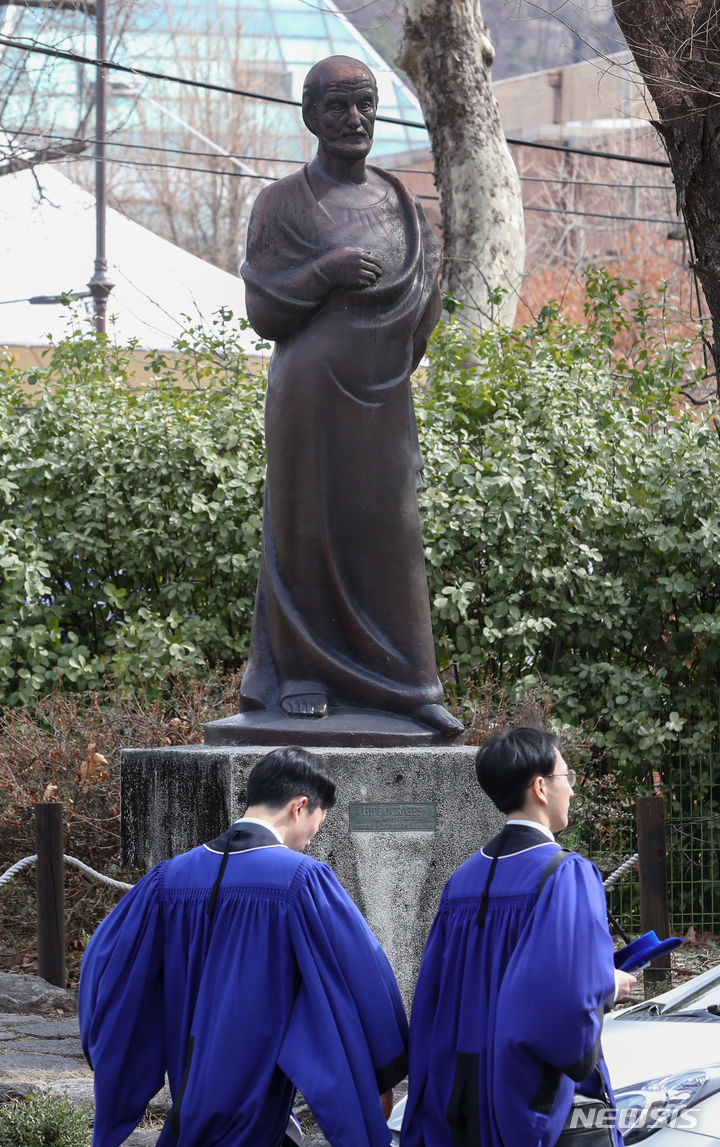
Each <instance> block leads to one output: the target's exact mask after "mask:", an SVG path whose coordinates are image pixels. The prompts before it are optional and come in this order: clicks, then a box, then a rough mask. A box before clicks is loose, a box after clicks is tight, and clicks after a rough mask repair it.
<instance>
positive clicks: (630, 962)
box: [615, 931, 682, 972]
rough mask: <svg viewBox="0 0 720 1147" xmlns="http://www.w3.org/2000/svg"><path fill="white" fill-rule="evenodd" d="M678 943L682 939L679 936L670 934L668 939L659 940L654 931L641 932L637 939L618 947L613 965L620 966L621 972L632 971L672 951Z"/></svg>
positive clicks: (680, 942)
mask: <svg viewBox="0 0 720 1147" xmlns="http://www.w3.org/2000/svg"><path fill="white" fill-rule="evenodd" d="M680 944H682V940H681V939H680V937H679V936H671V937H670V939H669V940H660V939H659V938H658V936H657V933H655V932H652V931H651V932H643V934H642V936H638V938H637V940H633V941H632V942H631V943H630V944H626V946H625V947H624V948H618V950H617V952H616V953H615V967H616V968H620V969H621V970H622V971H623V972H633V971H635V970H636V969H638V968H644V967H645V965H646V964H649V963H650V962H651V961H652V960H656V959H657V958H658V956H664V954H665V953H666V952H672V950H673V948H678V947H679V946H680Z"/></svg>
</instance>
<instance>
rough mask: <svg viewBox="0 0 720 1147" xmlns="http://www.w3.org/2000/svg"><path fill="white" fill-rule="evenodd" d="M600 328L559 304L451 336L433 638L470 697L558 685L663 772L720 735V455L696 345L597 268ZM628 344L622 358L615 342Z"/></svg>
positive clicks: (441, 411) (559, 693)
mask: <svg viewBox="0 0 720 1147" xmlns="http://www.w3.org/2000/svg"><path fill="white" fill-rule="evenodd" d="M587 287H588V306H587V319H588V321H587V324H586V325H584V326H582V327H579V326H571V325H569V324H567V323H564V322H563V321H562V320H561V319H560V317H559V316H558V314H557V312H556V311H554V310H553V309H552V308H551V307H548V308H545V309H544V311H543V312H542V313H541V315H540V318H539V320H538V322H537V324H536V325H535V327H533V328H530V329H523V330H516V331H499V332H492V333H490V334H487V335H484V336H483V337H481V338H480V339H479V340H478V342H477V344H476V345H475V346H474V347H473V348H471V349H472V355H473V359H474V365H473V366H472V367H469V366H468V365H467V363H468V346H467V343H466V341H465V339H464V336H463V333H462V328H461V326H460V325H459V324H457V323H452V322H451V323H448V324H444V325H443V326H441V327H440V328H439V329H438V332H437V333H436V335H435V336H434V343H433V346H432V347H431V352H430V369H429V375H428V382H427V386H428V390H427V394H426V395H424V396H423V397H422V398H421V400H420V401H419V402H418V412H419V417H420V420H421V438H422V447H423V452H424V455H425V461H426V466H425V478H426V489H425V491H424V492H423V495H422V499H421V501H422V508H423V511H424V521H425V527H424V529H425V542H426V552H427V556H428V571H429V577H430V586H431V600H432V604H433V608H434V614H435V634H436V639H437V640H438V643H439V657H440V660H441V663H442V665H443V667H444V668H445V669H446V670H448V671H449V672H450V673H451V676H452V678H453V679H454V680H455V682H456V684H457V687H458V689H459V691H460V692H463V691H464V690H465V689H466V688H467V684H468V682H472V681H475V682H480V681H482V680H483V679H484V678H485V677H491V678H493V679H495V680H498V681H499V682H501V683H510V684H511V685H512V686H513V687H514V688H516V689H517V688H519V689H525V688H528V687H530V686H533V685H537V684H538V683H539V682H543V683H544V684H545V685H546V686H547V687H549V689H550V690H551V692H552V694H553V697H554V714H555V716H556V717H557V718H558V719H560V720H561V721H563V722H566V723H567V724H569V725H571V726H576V725H579V724H581V723H584V724H585V725H586V726H587V727H589V728H590V729H592V730H594V739H595V744H596V746H597V747H598V748H599V749H600V750H602V749H607V750H608V751H609V752H610V753H611V755H612V758H613V760H614V763H615V764H616V765H617V764H619V765H620V766H622V767H624V768H626V769H627V768H628V767H629V766H631V765H632V766H633V768H634V770H635V772H636V774H637V775H638V776H642V777H644V778H646V777H648V776H649V774H650V772H651V770H652V769H653V768H659V767H660V766H661V765H662V764H663V763H664V762H665V761H667V760H668V758H671V757H672V756H673V754H675V753H676V752H677V750H678V746H680V745H682V748H683V752H684V753H685V754H686V756H690V755H693V754H695V755H696V754H704V753H706V752H707V750H708V748H709V747H710V744H711V740H712V738H714V737H715V736H716V734H717V729H718V715H719V713H718V710H719V707H718V704H717V696H718V687H719V686H720V642H719V641H718V636H720V508H719V506H718V499H717V491H718V488H720V451H719V450H718V442H717V433H716V428H715V425H714V421H713V417H714V408H713V407H712V405H709V406H708V405H706V406H703V407H699V408H695V407H694V406H692V405H691V404H690V403H689V402H687V401H686V400H684V399H683V395H682V389H687V388H689V387H693V386H694V384H695V383H696V381H697V375H698V373H699V372H698V371H697V370H696V369H695V368H693V367H692V366H691V363H690V356H691V353H692V351H693V348H692V347H691V346H690V345H682V344H678V345H672V346H671V345H668V344H667V342H666V341H665V337H664V331H663V328H662V326H661V325H660V326H658V327H655V326H654V325H653V321H654V319H655V317H656V312H657V309H658V308H659V307H661V306H662V296H661V297H660V300H659V302H658V303H657V305H656V307H655V308H653V307H652V306H651V305H650V304H649V303H648V301H647V300H646V299H642V298H636V297H634V295H633V291H632V284H627V283H622V282H620V281H618V280H616V279H612V278H611V277H610V276H608V275H606V274H604V273H601V272H593V273H590V275H589V277H588V283H587ZM623 341H624V342H625V343H626V344H627V346H628V347H629V348H630V349H629V350H628V351H627V352H626V353H623V352H622V351H621V350H620V349H619V346H620V344H621V342H623Z"/></svg>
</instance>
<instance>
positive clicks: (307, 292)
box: [241, 169, 442, 712]
mask: <svg viewBox="0 0 720 1147" xmlns="http://www.w3.org/2000/svg"><path fill="white" fill-rule="evenodd" d="M375 174H376V175H377V176H378V177H379V178H380V179H381V180H382V182H383V183H384V185H385V186H386V187H387V194H386V196H385V197H384V198H383V199H382V200H381V202H379V203H377V204H374V205H372V206H370V207H363V208H362V209H353V208H341V207H337V206H335V205H334V206H332V208H330V210H331V211H332V215H331V214H329V211H328V210H326V208H325V207H323V206H322V205H321V204H320V203H319V202H318V200H317V199H316V198H315V195H314V194H313V191H312V188H311V186H310V183H309V181H308V177H307V173H306V171H305V169H303V170H301V171H299V172H297V173H296V174H293V175H291V176H289V177H288V178H286V179H283V180H281V181H279V182H278V183H276V184H273V185H271V186H269V187H267V188H265V189H263V191H262V192H261V193H260V195H259V196H258V198H257V200H256V203H255V206H254V208H253V213H252V216H251V220H250V226H249V229H248V251H247V260H246V262H245V263H244V265H243V268H242V275H243V278H244V279H245V284H246V296H247V310H248V316H249V318H250V321H251V323H252V325H253V327H254V328H255V330H256V331H258V333H259V334H260V335H262V336H263V337H265V338H268V339H272V340H274V341H275V344H276V345H275V350H274V353H273V356H272V360H271V363H270V370H269V376H268V391H267V400H266V409H265V433H266V443H267V455H268V468H267V478H266V486H265V507H264V518H263V555H262V566H261V572H260V579H259V584H258V591H257V597H256V602H255V616H254V621H253V633H252V641H251V649H250V657H249V662H248V667H247V671H246V674H245V677H244V680H243V684H242V689H241V695H242V700H243V704H244V707H245V708H246V709H247V708H263V707H268V708H269V707H274V706H277V705H278V704H279V702H280V701H281V700H282V699H283V698H284V697H287V696H290V695H293V694H299V693H311V692H318V691H319V692H325V693H327V695H328V697H329V700H330V703H331V704H335V705H343V704H350V705H355V706H361V707H368V708H374V709H382V710H389V711H398V712H403V711H407V710H410V709H412V708H414V707H415V706H417V705H421V704H427V703H432V702H441V700H442V688H441V685H440V682H439V680H438V676H437V669H436V665H435V653H434V647H433V640H432V631H431V626H430V609H429V602H428V591H427V581H426V575H425V562H424V553H423V546H422V537H421V532H420V518H419V513H418V506H417V484H418V479H419V473H420V467H421V459H420V453H419V449H418V442H417V428H416V424H415V414H414V410H413V405H412V395H411V390H410V374H411V371H412V370H413V369H414V368H415V366H416V365H417V363H418V362H419V360H420V358H421V356H422V354H423V352H424V350H425V345H426V343H427V338H428V337H429V334H430V332H431V331H432V328H433V327H434V325H435V323H436V322H437V319H438V316H439V311H440V301H439V292H438V287H437V273H438V265H439V244H438V242H437V240H436V238H435V236H434V235H433V234H432V232H431V231H430V228H429V226H428V223H427V221H426V219H425V216H424V215H423V213H422V210H421V209H420V207H419V206H418V204H417V203H416V202H415V200H414V199H413V198H412V196H411V195H410V194H409V192H408V191H407V189H406V188H405V187H403V185H402V184H401V183H400V182H399V181H398V180H396V179H394V178H393V177H392V176H390V175H388V174H387V173H384V172H380V171H376V172H375ZM346 246H348V247H361V248H363V249H365V250H368V251H370V252H372V253H373V254H375V255H377V256H378V258H380V259H381V261H382V263H383V267H384V271H383V274H382V276H381V278H380V280H379V282H378V284H377V285H376V286H375V287H372V288H366V289H365V290H342V289H335V290H333V291H331V292H330V293H329V294H326V295H325V297H324V298H322V299H321V300H320V301H319V302H318V301H317V295H318V287H317V284H318V272H317V269H316V266H315V265H316V261H317V260H318V258H320V257H321V256H322V255H324V254H326V253H327V252H328V251H330V250H332V249H333V248H337V247H346Z"/></svg>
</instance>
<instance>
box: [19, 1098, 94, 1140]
mask: <svg viewBox="0 0 720 1147" xmlns="http://www.w3.org/2000/svg"><path fill="white" fill-rule="evenodd" d="M0 1147H90V1119H89V1116H88V1115H87V1114H86V1113H85V1112H83V1111H79V1110H78V1109H77V1108H76V1107H74V1106H73V1104H72V1103H71V1102H70V1100H69V1099H59V1098H56V1097H55V1096H49V1095H45V1094H43V1093H42V1092H40V1091H36V1092H34V1093H33V1094H32V1095H30V1096H29V1097H28V1098H27V1099H20V1100H17V1101H14V1102H12V1103H8V1104H7V1105H6V1106H4V1107H0Z"/></svg>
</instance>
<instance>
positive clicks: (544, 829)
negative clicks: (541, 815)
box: [508, 817, 555, 841]
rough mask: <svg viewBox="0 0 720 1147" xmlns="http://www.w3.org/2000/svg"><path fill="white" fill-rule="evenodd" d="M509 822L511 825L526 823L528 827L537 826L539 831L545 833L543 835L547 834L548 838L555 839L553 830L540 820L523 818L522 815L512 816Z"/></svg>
mask: <svg viewBox="0 0 720 1147" xmlns="http://www.w3.org/2000/svg"><path fill="white" fill-rule="evenodd" d="M508 824H509V825H512V824H524V825H526V826H527V827H528V828H536V829H537V830H538V832H541V833H542V834H543V836H546V837H547V838H548V840H552V841H554V840H555V837H554V836H553V834H552V832H551V831H550V829H549V828H548V827H547V825H546V824H540V821H539V820H521V819H520V817H511V819H510V820H509V821H508Z"/></svg>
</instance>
